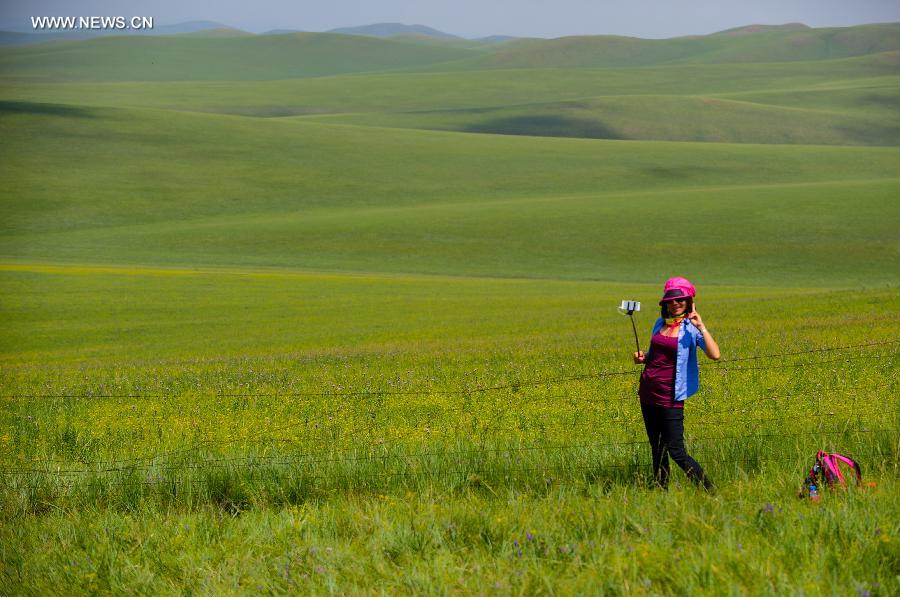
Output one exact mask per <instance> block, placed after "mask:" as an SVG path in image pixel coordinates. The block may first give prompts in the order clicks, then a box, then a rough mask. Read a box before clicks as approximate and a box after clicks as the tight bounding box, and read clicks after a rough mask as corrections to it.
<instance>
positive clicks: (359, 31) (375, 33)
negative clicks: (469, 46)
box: [328, 23, 460, 39]
mask: <svg viewBox="0 0 900 597" xmlns="http://www.w3.org/2000/svg"><path fill="white" fill-rule="evenodd" d="M328 33H343V34H346V35H369V36H372V37H393V36H396V35H427V36H429V37H440V38H445V39H460V38H459V37H458V36H456V35H450V34H449V33H444V32H443V31H438V30H437V29H432V28H431V27H426V26H425V25H404V24H403V23H375V24H374V25H363V26H361V27H341V28H338V29H332V30H331V31H328Z"/></svg>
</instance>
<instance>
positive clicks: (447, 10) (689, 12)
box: [0, 0, 900, 37]
mask: <svg viewBox="0 0 900 597" xmlns="http://www.w3.org/2000/svg"><path fill="white" fill-rule="evenodd" d="M120 15H121V16H125V17H131V16H152V17H154V19H155V21H156V24H157V25H171V24H175V23H180V22H183V21H192V20H210V21H217V22H220V23H223V24H226V25H230V26H233V27H238V28H240V29H245V30H248V31H253V32H261V31H265V30H268V29H276V28H279V29H300V30H304V31H326V30H328V29H334V28H336V27H347V26H355V25H368V24H371V23H379V22H400V23H406V24H422V25H428V26H430V27H434V28H435V29H440V30H441V31H445V32H447V33H452V34H454V35H460V36H463V37H481V36H486V35H493V34H498V35H515V36H535V37H560V36H564V35H590V34H617V35H632V36H638V37H673V36H677V35H689V34H703V33H712V32H713V31H719V30H722V29H728V28H730V27H736V26H740V25H749V24H754V23H764V24H781V23H789V22H801V23H805V24H807V25H810V26H813V27H827V26H846V25H857V24H861V23H875V22H888V21H900V0H682V1H679V0H555V1H553V2H550V1H549V0H434V1H431V0H418V1H414V0H331V1H328V0H317V1H315V2H313V1H306V0H294V1H291V0H242V1H240V2H236V1H229V0H215V1H214V0H2V4H0V27H3V28H11V27H15V28H16V29H20V28H21V27H23V26H27V25H29V24H30V21H29V17H31V16H120Z"/></svg>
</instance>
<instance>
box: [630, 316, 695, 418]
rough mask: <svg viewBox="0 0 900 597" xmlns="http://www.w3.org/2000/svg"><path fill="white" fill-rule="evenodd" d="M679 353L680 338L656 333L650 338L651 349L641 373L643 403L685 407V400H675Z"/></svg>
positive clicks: (639, 392)
mask: <svg viewBox="0 0 900 597" xmlns="http://www.w3.org/2000/svg"><path fill="white" fill-rule="evenodd" d="M677 354H678V338H677V337H671V338H670V337H669V336H663V335H662V334H656V335H655V336H653V337H652V338H650V350H649V351H648V353H647V361H646V362H645V363H644V372H643V373H642V374H641V383H640V386H639V387H638V396H640V398H641V402H642V403H643V404H653V405H656V406H665V407H667V408H684V402H679V401H677V400H675V360H676V355H677Z"/></svg>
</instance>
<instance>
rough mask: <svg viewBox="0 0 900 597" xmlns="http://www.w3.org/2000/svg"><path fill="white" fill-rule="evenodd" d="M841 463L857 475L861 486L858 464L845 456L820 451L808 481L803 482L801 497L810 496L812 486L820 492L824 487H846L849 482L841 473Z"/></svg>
mask: <svg viewBox="0 0 900 597" xmlns="http://www.w3.org/2000/svg"><path fill="white" fill-rule="evenodd" d="M841 463H843V464H845V465H846V466H847V467H848V468H849V469H850V470H851V471H852V472H853V473H854V474H855V475H856V484H857V485H861V484H862V471H861V470H860V468H859V463H858V462H856V461H855V460H853V459H852V458H850V457H848V456H844V455H843V454H837V453H833V454H829V453H828V452H823V451H822V450H819V451H818V452H816V462H815V464H813V467H812V468H811V469H809V474H808V475H807V476H806V481H804V482H803V488H802V489H801V490H800V497H806V496H810V486H815V487H816V491H818V490H820V489H822V487H828V488H832V487H834V486H835V485H846V484H847V480H846V479H845V478H844V474H843V473H842V472H841ZM810 497H814V496H810Z"/></svg>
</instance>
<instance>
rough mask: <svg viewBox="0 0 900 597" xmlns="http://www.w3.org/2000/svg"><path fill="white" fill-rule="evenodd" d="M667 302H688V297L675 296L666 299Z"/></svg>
mask: <svg viewBox="0 0 900 597" xmlns="http://www.w3.org/2000/svg"><path fill="white" fill-rule="evenodd" d="M666 302H667V303H686V302H687V299H686V298H673V299H669V300H667V301H666Z"/></svg>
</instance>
